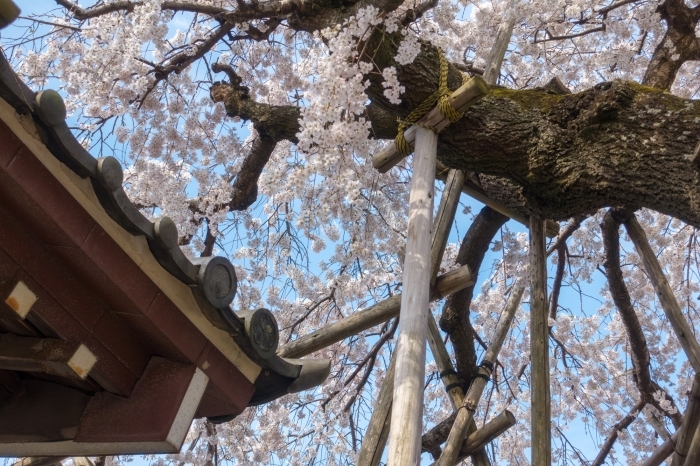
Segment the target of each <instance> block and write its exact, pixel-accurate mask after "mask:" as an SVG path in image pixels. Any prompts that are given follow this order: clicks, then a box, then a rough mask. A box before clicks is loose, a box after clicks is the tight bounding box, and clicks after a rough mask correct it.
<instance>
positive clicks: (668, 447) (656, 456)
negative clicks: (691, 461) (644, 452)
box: [640, 430, 691, 466]
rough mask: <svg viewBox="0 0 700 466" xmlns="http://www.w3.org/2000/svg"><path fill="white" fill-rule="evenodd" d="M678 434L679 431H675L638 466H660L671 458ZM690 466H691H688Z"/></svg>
mask: <svg viewBox="0 0 700 466" xmlns="http://www.w3.org/2000/svg"><path fill="white" fill-rule="evenodd" d="M679 434H680V430H677V431H676V432H675V433H674V434H673V435H671V438H670V439H668V440H666V441H664V443H662V444H661V445H660V446H659V448H657V449H656V451H655V452H654V453H652V454H651V456H649V458H647V459H646V460H644V462H643V463H642V464H641V465H640V466H660V465H661V463H663V462H664V461H666V458H668V457H669V456H671V454H672V453H673V448H674V445H675V444H676V439H678V435H679ZM688 466H691V465H688Z"/></svg>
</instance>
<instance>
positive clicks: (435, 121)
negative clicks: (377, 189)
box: [372, 76, 489, 173]
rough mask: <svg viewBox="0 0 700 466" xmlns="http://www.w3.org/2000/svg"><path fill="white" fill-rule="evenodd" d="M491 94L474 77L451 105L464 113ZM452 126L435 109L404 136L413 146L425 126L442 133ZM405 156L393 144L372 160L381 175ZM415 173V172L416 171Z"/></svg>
mask: <svg viewBox="0 0 700 466" xmlns="http://www.w3.org/2000/svg"><path fill="white" fill-rule="evenodd" d="M488 92H489V86H488V85H487V84H486V83H485V82H484V80H483V79H482V78H481V77H480V76H474V77H473V78H470V79H469V81H467V82H466V83H464V84H463V85H462V86H460V87H459V88H458V89H457V90H456V91H454V92H453V93H452V95H450V97H449V101H450V105H452V107H454V108H455V109H456V110H457V111H458V112H464V111H465V110H467V109H468V108H469V107H471V106H472V105H474V104H475V103H476V102H478V101H479V100H481V99H482V98H483V97H484V96H485V95H486V94H488ZM449 124H450V120H448V119H447V118H445V117H444V116H443V115H442V112H440V109H439V108H438V107H434V108H433V109H432V110H430V111H429V112H428V113H426V114H425V115H424V116H423V117H422V118H421V119H420V120H418V122H417V123H416V124H415V125H413V126H411V127H410V128H408V129H407V130H406V131H405V132H404V133H403V134H404V137H405V138H406V142H408V143H409V144H410V145H411V146H413V143H414V141H415V140H416V138H417V135H418V133H419V132H420V130H421V129H425V128H423V127H424V126H429V127H431V128H435V131H437V132H440V131H442V130H443V129H444V128H446V127H447V126H448V125H449ZM404 158H405V155H403V154H401V153H399V151H398V150H397V149H396V146H395V145H394V143H393V142H392V143H391V144H389V145H388V146H387V147H386V148H385V149H384V150H382V151H381V152H379V153H378V154H377V155H375V156H374V157H373V159H372V164H373V165H374V168H376V169H377V170H378V171H379V172H380V173H386V172H388V171H389V170H390V169H391V168H392V167H394V166H396V164H398V163H399V162H400V161H401V160H403V159H404ZM414 173H415V171H414Z"/></svg>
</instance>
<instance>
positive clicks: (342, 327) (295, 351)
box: [277, 265, 474, 358]
mask: <svg viewBox="0 0 700 466" xmlns="http://www.w3.org/2000/svg"><path fill="white" fill-rule="evenodd" d="M473 284H474V277H473V275H472V273H471V271H470V270H469V267H467V266H466V265H464V266H462V267H460V268H458V269H455V270H452V271H450V272H447V273H446V274H443V275H441V276H439V277H438V278H437V281H436V282H435V286H434V287H433V290H432V293H431V294H430V300H431V301H437V300H439V299H442V298H444V297H445V296H448V295H450V294H452V293H454V292H455V291H459V290H462V289H464V288H466V287H468V286H471V285H473ZM400 308H401V295H400V294H397V295H394V296H392V297H391V298H388V299H385V300H384V301H380V302H378V303H377V304H374V305H372V306H370V307H368V308H367V309H363V310H361V311H357V312H354V313H352V314H350V315H349V316H348V317H346V318H344V319H342V320H339V321H338V322H335V323H333V324H330V325H328V326H326V327H324V328H322V329H319V330H317V331H315V332H312V333H309V334H308V335H304V336H303V337H301V338H298V339H296V340H294V341H291V342H289V343H287V344H286V345H283V346H281V347H280V348H279V349H278V350H277V354H279V355H280V356H281V357H284V358H300V357H302V356H306V355H309V354H311V353H313V352H314V351H318V350H320V349H322V348H325V347H327V346H330V345H332V344H334V343H337V342H339V341H342V340H344V339H345V338H347V337H349V336H352V335H356V334H358V333H360V332H361V331H363V330H367V329H369V328H372V327H374V326H375V325H379V324H382V323H384V322H386V321H387V320H389V319H391V318H394V317H396V316H398V315H399V310H400Z"/></svg>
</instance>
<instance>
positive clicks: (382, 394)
mask: <svg viewBox="0 0 700 466" xmlns="http://www.w3.org/2000/svg"><path fill="white" fill-rule="evenodd" d="M395 368H396V352H394V354H393V355H392V357H391V362H390V363H389V368H388V369H387V371H386V374H385V375H384V383H383V384H382V388H380V389H379V396H378V397H377V401H376V402H375V404H374V410H373V411H372V417H371V418H370V420H369V424H368V425H367V431H366V432H365V438H364V439H363V440H362V446H361V447H360V453H359V454H358V455H357V466H378V465H379V461H380V460H381V459H382V454H383V453H384V447H386V442H387V440H388V439H389V425H390V423H391V402H392V398H393V396H394V374H395Z"/></svg>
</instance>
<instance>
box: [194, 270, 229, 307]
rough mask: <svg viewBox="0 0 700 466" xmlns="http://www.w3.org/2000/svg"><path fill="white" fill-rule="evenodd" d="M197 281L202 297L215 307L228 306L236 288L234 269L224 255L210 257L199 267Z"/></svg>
mask: <svg viewBox="0 0 700 466" xmlns="http://www.w3.org/2000/svg"><path fill="white" fill-rule="evenodd" d="M197 282H198V285H199V288H200V290H201V291H202V293H203V294H204V297H205V298H206V299H207V301H209V303H210V304H211V305H212V306H214V307H215V308H218V309H220V308H224V307H228V305H229V304H231V302H233V297H234V296H235V295H236V289H237V288H238V279H237V278H236V271H235V270H234V268H233V264H231V261H229V260H228V259H226V258H225V257H212V258H211V259H210V260H209V261H207V262H206V263H203V264H202V265H201V266H200V268H199V275H198V276H197Z"/></svg>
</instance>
